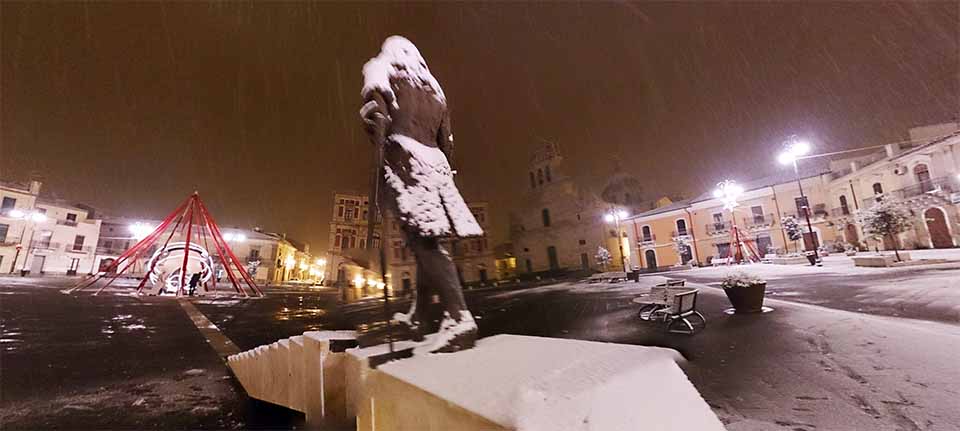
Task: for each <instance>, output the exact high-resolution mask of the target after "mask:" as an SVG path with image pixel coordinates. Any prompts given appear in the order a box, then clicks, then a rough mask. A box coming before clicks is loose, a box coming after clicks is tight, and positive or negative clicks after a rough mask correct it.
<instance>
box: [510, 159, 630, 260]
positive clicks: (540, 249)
mask: <svg viewBox="0 0 960 431" xmlns="http://www.w3.org/2000/svg"><path fill="white" fill-rule="evenodd" d="M525 179H526V181H524V183H525V186H526V188H527V193H526V195H525V196H524V199H523V204H522V205H521V206H520V207H519V208H518V209H517V211H516V212H514V213H513V214H512V215H511V220H510V239H511V243H512V244H513V255H514V256H515V258H516V270H517V272H519V273H539V272H553V271H571V270H591V269H610V270H615V269H616V270H618V269H621V268H622V264H621V262H623V261H624V259H623V258H622V257H621V255H620V248H621V247H619V246H618V244H617V238H618V237H619V238H620V241H621V243H622V245H624V247H623V251H624V254H625V255H629V253H630V244H629V242H628V240H627V238H626V231H625V226H623V225H622V224H621V226H620V232H619V234H618V232H617V229H616V224H614V223H609V222H607V221H605V220H604V215H605V214H607V213H609V212H611V211H616V210H617V209H624V210H626V211H629V207H624V206H622V205H617V204H616V203H607V202H604V201H603V200H602V199H601V198H600V196H599V194H595V193H592V192H590V191H589V190H588V189H587V188H585V187H581V186H580V185H579V184H578V183H577V182H576V181H575V180H574V179H573V178H572V177H571V176H569V175H568V174H567V173H566V171H565V167H564V164H563V157H562V155H561V154H560V151H559V149H558V148H557V146H556V145H555V144H552V143H546V144H545V145H544V146H543V147H541V148H540V149H539V150H537V151H536V152H535V153H534V155H533V157H532V158H531V160H530V164H529V169H528V172H527V175H526V178H525ZM615 179H616V181H615V183H616V184H615V185H616V186H617V187H616V188H617V189H618V190H619V189H622V188H623V187H622V184H624V183H629V182H628V181H624V180H623V178H620V177H619V176H615ZM607 189H611V190H612V189H613V187H606V188H605V191H607ZM629 193H630V192H629V191H620V192H618V193H612V192H611V193H607V194H610V195H611V196H613V195H616V197H617V200H621V199H622V200H624V203H627V204H632V203H634V202H635V196H630V195H629ZM601 246H602V247H604V248H605V249H607V250H608V251H609V252H610V254H611V256H612V259H611V260H612V262H611V263H610V264H608V265H606V266H607V267H608V268H602V267H601V265H600V264H599V263H598V262H597V260H596V255H597V250H598V249H599V247H601Z"/></svg>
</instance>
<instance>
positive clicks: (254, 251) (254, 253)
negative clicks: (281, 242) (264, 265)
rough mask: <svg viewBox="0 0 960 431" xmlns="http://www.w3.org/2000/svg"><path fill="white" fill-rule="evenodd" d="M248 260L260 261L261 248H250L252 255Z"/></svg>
mask: <svg viewBox="0 0 960 431" xmlns="http://www.w3.org/2000/svg"><path fill="white" fill-rule="evenodd" d="M247 260H260V248H252V247H251V248H250V254H249V255H248V256H247Z"/></svg>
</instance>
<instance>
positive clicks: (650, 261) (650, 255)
mask: <svg viewBox="0 0 960 431" xmlns="http://www.w3.org/2000/svg"><path fill="white" fill-rule="evenodd" d="M643 258H644V260H646V261H647V269H649V270H651V271H653V270H656V269H657V253H656V252H655V251H653V250H647V251H645V252H643Z"/></svg>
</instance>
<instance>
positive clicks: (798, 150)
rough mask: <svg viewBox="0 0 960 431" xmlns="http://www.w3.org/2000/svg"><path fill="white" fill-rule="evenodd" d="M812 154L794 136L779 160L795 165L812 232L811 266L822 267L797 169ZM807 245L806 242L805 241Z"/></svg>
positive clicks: (804, 212) (809, 228)
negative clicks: (805, 157) (812, 258)
mask: <svg viewBox="0 0 960 431" xmlns="http://www.w3.org/2000/svg"><path fill="white" fill-rule="evenodd" d="M809 153H810V144H809V143H807V142H806V141H804V140H802V139H800V138H798V137H797V135H792V136H790V137H789V138H787V140H786V142H784V151H783V152H782V153H780V156H778V157H777V160H778V161H779V162H780V164H781V165H790V164H792V165H793V174H794V176H796V178H797V187H798V188H800V200H802V201H803V208H802V209H803V217H804V218H805V219H806V220H807V230H809V231H810V242H811V245H812V246H813V257H814V260H813V261H812V262H810V265H817V266H822V265H823V263H822V262H821V260H820V252H819V251H818V250H817V243H816V238H817V237H816V234H814V233H813V223H810V202H809V201H807V196H806V195H804V194H803V184H802V183H801V182H800V169H799V168H797V161H798V160H800V159H801V158H803V156H806V155H807V154H809ZM804 243H806V241H804Z"/></svg>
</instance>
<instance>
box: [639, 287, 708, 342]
mask: <svg viewBox="0 0 960 431" xmlns="http://www.w3.org/2000/svg"><path fill="white" fill-rule="evenodd" d="M681 286H682V284H681V285H674V286H670V287H668V286H666V285H665V284H664V285H658V286H655V287H652V288H651V289H650V294H649V295H647V296H642V297H639V298H635V299H634V300H633V302H634V303H636V304H640V305H641V307H640V311H639V313H638V317H639V318H640V320H645V321H652V320H662V321H664V322H665V323H666V327H665V329H666V330H667V332H672V333H680V334H693V333H694V332H696V326H701V327H706V326H707V319H706V318H704V317H703V315H702V314H700V312H698V311H697V294H698V293H699V291H698V290H697V289H690V288H686V287H681ZM697 320H699V322H697ZM678 325H680V326H679V327H678Z"/></svg>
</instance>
